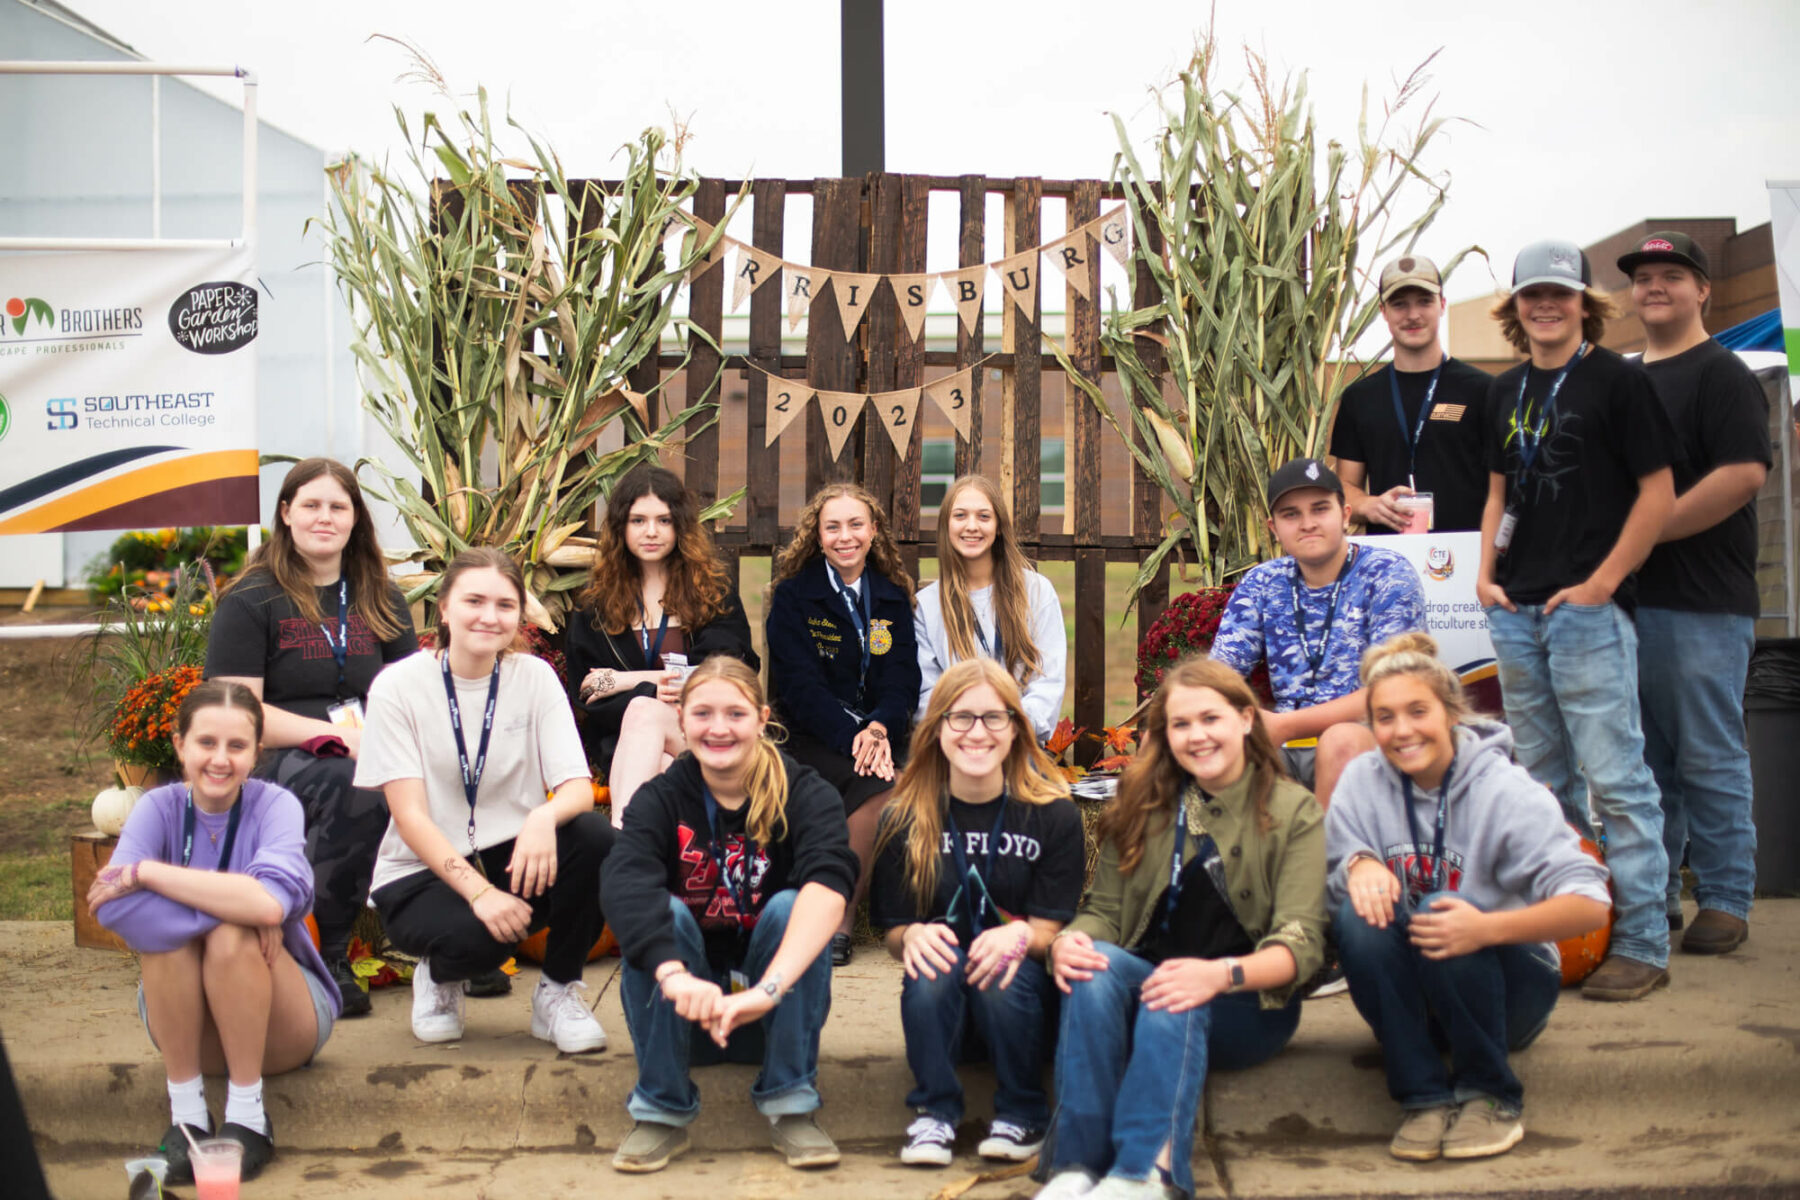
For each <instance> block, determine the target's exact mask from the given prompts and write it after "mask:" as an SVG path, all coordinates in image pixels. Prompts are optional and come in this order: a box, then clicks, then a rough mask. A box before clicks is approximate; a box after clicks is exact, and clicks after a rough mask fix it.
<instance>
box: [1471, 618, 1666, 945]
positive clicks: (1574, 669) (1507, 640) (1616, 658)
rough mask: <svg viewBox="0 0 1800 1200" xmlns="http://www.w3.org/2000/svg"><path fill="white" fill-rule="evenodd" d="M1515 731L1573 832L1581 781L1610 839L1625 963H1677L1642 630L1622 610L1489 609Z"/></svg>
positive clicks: (1582, 819) (1579, 819)
mask: <svg viewBox="0 0 1800 1200" xmlns="http://www.w3.org/2000/svg"><path fill="white" fill-rule="evenodd" d="M1485 611H1486V613H1487V619H1488V633H1489V634H1490V635H1491V636H1492V637H1493V639H1494V655H1495V657H1496V658H1497V659H1498V660H1499V663H1500V690H1501V692H1502V694H1503V695H1504V696H1505V699H1506V723H1507V724H1508V725H1510V726H1512V733H1513V746H1514V749H1515V754H1516V757H1517V758H1518V760H1519V765H1520V766H1522V767H1524V768H1525V769H1526V770H1527V771H1529V772H1531V777H1532V778H1533V779H1536V780H1537V781H1538V782H1539V783H1541V784H1543V785H1544V786H1545V787H1547V788H1549V789H1550V790H1551V791H1552V792H1554V793H1556V798H1557V799H1558V800H1560V801H1561V802H1562V806H1563V812H1564V815H1565V816H1567V817H1568V819H1569V822H1570V824H1572V825H1574V826H1575V827H1576V828H1577V829H1580V830H1582V831H1583V832H1587V831H1589V829H1590V825H1589V822H1588V814H1587V813H1586V812H1585V811H1583V809H1584V807H1585V806H1583V805H1582V804H1581V803H1580V800H1579V797H1580V796H1581V794H1582V790H1581V787H1580V779H1581V776H1582V775H1585V776H1586V779H1587V791H1588V793H1589V799H1590V801H1591V803H1592V806H1593V809H1594V811H1595V813H1596V814H1597V815H1598V816H1599V818H1600V823H1601V826H1602V827H1603V828H1604V830H1605V841H1606V867H1607V870H1609V871H1611V872H1612V882H1613V903H1614V905H1615V907H1616V908H1617V909H1618V914H1619V915H1618V920H1617V921H1616V922H1615V924H1614V925H1613V931H1612V951H1611V953H1613V954H1618V955H1622V956H1623V957H1625V958H1630V959H1635V960H1636V961H1638V962H1643V963H1649V964H1650V965H1652V966H1657V967H1665V966H1667V965H1668V963H1669V918H1668V907H1667V904H1666V902H1665V900H1664V895H1663V894H1664V892H1665V891H1666V890H1667V887H1668V882H1669V855H1668V852H1667V851H1665V850H1664V849H1663V827H1662V797H1661V796H1660V795H1659V794H1658V792H1657V790H1656V779H1655V777H1654V776H1652V775H1651V773H1650V768H1649V767H1648V766H1646V765H1644V733H1643V726H1642V724H1641V722H1640V720H1639V717H1638V685H1637V668H1638V657H1637V631H1636V630H1635V629H1633V628H1632V624H1631V619H1630V618H1629V617H1627V616H1626V615H1625V613H1624V611H1623V610H1621V609H1620V608H1619V606H1618V605H1616V604H1563V605H1560V606H1559V607H1558V608H1557V609H1556V611H1555V612H1553V613H1551V614H1550V615H1548V616H1545V615H1544V610H1543V608H1542V607H1541V606H1537V605H1526V604H1521V605H1520V606H1519V611H1518V612H1507V611H1506V610H1505V609H1504V608H1501V607H1499V606H1498V605H1495V606H1492V607H1490V608H1488V609H1486V610H1485Z"/></svg>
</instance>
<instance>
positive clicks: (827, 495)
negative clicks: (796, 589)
mask: <svg viewBox="0 0 1800 1200" xmlns="http://www.w3.org/2000/svg"><path fill="white" fill-rule="evenodd" d="M840 499H843V500H855V501H858V502H859V503H861V504H862V505H863V507H865V508H867V509H868V510H869V523H870V524H871V525H873V526H874V527H875V533H874V536H873V537H871V538H870V539H869V566H871V567H874V568H875V570H876V571H878V572H879V573H880V574H882V575H883V576H885V577H886V578H887V581H888V582H889V583H891V584H893V585H894V586H895V587H897V588H899V589H900V590H901V591H903V592H905V593H906V602H907V603H908V604H911V603H912V600H913V577H912V572H910V571H908V570H907V569H906V560H905V559H903V558H901V557H900V547H898V546H896V545H894V539H893V538H892V537H891V536H889V534H888V527H887V516H886V514H885V513H883V512H882V510H881V506H880V505H879V504H877V503H876V502H875V497H873V496H871V495H870V494H869V493H868V492H866V491H864V490H863V489H862V488H860V487H858V486H857V485H856V484H854V483H828V484H826V485H825V486H824V487H822V488H820V489H819V491H818V494H817V495H815V496H814V497H813V498H812V501H811V502H810V503H808V504H807V506H806V508H805V509H804V510H802V511H801V513H800V519H799V520H798V521H797V522H795V523H794V539H793V540H792V541H791V542H789V543H788V544H787V545H786V546H784V547H783V548H782V550H781V553H779V554H777V555H776V556H775V566H774V568H773V569H772V570H771V571H770V572H769V592H770V594H771V595H772V594H773V593H774V591H775V585H776V584H778V583H780V582H781V581H782V580H784V579H789V578H792V577H793V576H795V575H798V574H799V573H800V569H801V568H802V567H804V566H805V565H806V564H807V563H809V562H811V561H812V560H813V559H814V558H816V557H817V556H818V555H820V554H823V553H824V552H825V551H824V548H823V547H821V546H820V545H819V513H820V511H821V510H822V509H824V507H825V506H826V505H827V504H829V503H831V502H832V501H833V500H840Z"/></svg>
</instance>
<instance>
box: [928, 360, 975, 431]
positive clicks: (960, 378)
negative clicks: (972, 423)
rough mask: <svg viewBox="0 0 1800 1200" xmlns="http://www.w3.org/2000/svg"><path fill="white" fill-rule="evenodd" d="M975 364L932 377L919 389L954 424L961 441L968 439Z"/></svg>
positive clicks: (973, 393) (973, 395)
mask: <svg viewBox="0 0 1800 1200" xmlns="http://www.w3.org/2000/svg"><path fill="white" fill-rule="evenodd" d="M978 368H979V364H977V365H976V366H970V367H964V368H963V369H962V370H960V371H958V372H957V373H956V374H954V375H946V376H944V377H943V378H942V379H934V380H932V381H931V382H930V383H928V384H926V385H925V386H924V387H923V388H921V389H920V391H921V392H923V393H924V395H925V396H926V397H927V398H929V399H930V400H931V402H932V403H933V404H935V405H937V406H938V410H939V411H940V412H942V413H943V414H944V415H945V416H946V417H949V418H950V423H951V424H952V425H954V426H956V432H957V435H958V436H959V437H961V438H962V439H963V441H965V442H966V441H968V440H969V410H970V408H971V407H973V404H974V397H975V372H976V370H977V369H978Z"/></svg>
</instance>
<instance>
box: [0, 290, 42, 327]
mask: <svg viewBox="0 0 1800 1200" xmlns="http://www.w3.org/2000/svg"><path fill="white" fill-rule="evenodd" d="M4 311H5V313H6V319H5V320H4V321H0V335H4V334H5V332H6V330H7V327H9V326H10V327H11V328H12V331H13V332H14V333H15V334H19V335H23V334H24V332H25V326H26V325H27V324H29V323H30V322H31V319H32V318H33V317H36V318H37V319H38V321H39V322H41V323H42V324H45V325H48V326H49V327H50V328H52V329H55V328H56V310H55V309H54V308H51V307H50V305H49V304H48V303H47V302H46V301H43V300H40V299H38V298H37V297H36V296H14V297H13V298H12V299H10V300H8V301H7V302H6V308H5V310H4Z"/></svg>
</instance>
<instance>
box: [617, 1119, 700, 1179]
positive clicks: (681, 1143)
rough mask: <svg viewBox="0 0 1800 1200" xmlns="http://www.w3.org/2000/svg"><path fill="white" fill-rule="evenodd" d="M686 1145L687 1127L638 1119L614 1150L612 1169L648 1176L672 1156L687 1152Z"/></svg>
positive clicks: (665, 1163) (664, 1164) (663, 1165)
mask: <svg viewBox="0 0 1800 1200" xmlns="http://www.w3.org/2000/svg"><path fill="white" fill-rule="evenodd" d="M687 1148H688V1132H687V1129H686V1128H685V1127H684V1126H680V1125H661V1124H658V1123H657V1122H655V1121H638V1122H636V1123H635V1124H633V1125H632V1127H631V1132H630V1133H628V1134H626V1135H625V1140H624V1141H622V1142H620V1143H619V1148H618V1149H617V1150H616V1151H614V1152H613V1160H612V1165H613V1170H615V1171H623V1172H625V1173H626V1174H627V1175H648V1174H649V1173H650V1172H652V1171H660V1170H662V1169H663V1168H664V1167H666V1166H668V1165H669V1160H670V1159H673V1158H677V1157H679V1156H681V1155H683V1154H686V1153H687Z"/></svg>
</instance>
